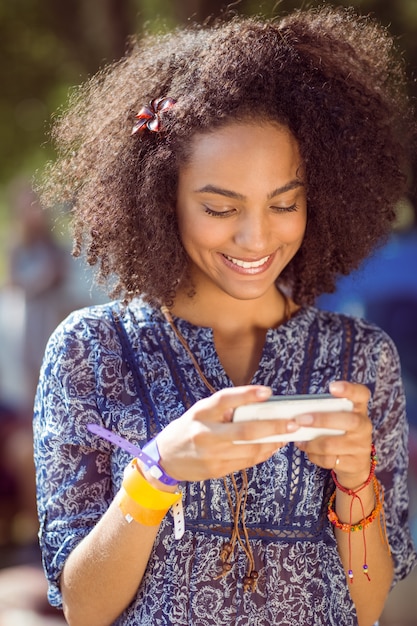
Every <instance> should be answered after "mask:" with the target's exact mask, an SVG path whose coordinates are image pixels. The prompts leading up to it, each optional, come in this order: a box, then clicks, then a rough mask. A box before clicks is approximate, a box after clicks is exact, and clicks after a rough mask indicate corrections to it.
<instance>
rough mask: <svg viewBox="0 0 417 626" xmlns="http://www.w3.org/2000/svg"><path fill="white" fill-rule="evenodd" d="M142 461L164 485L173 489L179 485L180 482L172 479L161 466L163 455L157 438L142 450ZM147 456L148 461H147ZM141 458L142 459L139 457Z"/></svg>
mask: <svg viewBox="0 0 417 626" xmlns="http://www.w3.org/2000/svg"><path fill="white" fill-rule="evenodd" d="M142 455H143V457H142V458H141V461H142V462H143V463H144V465H145V467H146V469H147V470H148V471H149V473H150V474H151V476H153V477H154V478H156V479H157V480H160V481H161V483H164V485H169V486H171V487H173V486H174V485H178V480H175V478H171V476H169V475H168V474H166V473H165V471H164V470H163V469H162V467H161V466H160V465H159V461H160V460H161V455H160V454H159V448H158V443H157V440H156V437H154V439H151V440H150V441H148V443H147V444H145V445H144V446H143V448H142ZM145 456H146V459H145ZM138 458H140V457H138Z"/></svg>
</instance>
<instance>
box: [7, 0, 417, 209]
mask: <svg viewBox="0 0 417 626" xmlns="http://www.w3.org/2000/svg"><path fill="white" fill-rule="evenodd" d="M321 3H322V2H321V0H320V1H315V0H310V1H309V0H281V1H277V0H241V1H240V2H231V1H229V2H225V1H224V0H217V1H215V0H59V1H57V0H10V1H4V2H1V3H0V55H1V63H0V84H1V94H0V146H1V150H0V186H2V185H7V183H8V181H10V180H11V179H13V178H14V177H15V176H16V175H21V174H22V173H23V172H26V173H28V174H29V175H30V174H32V172H33V171H34V170H35V169H37V168H38V167H42V165H43V163H44V161H45V160H46V159H47V158H50V157H51V155H52V152H51V146H50V144H49V141H48V134H47V131H48V128H49V120H50V119H51V116H52V114H53V112H54V111H56V109H57V108H58V107H59V106H60V105H61V104H62V103H64V102H65V101H66V99H67V93H68V88H69V87H70V86H72V85H75V84H78V83H80V82H81V81H82V80H84V79H85V78H86V76H88V75H90V74H92V73H94V72H95V71H96V70H97V69H98V68H99V67H101V66H102V65H103V64H105V63H106V62H108V61H111V60H113V59H117V58H119V57H120V56H121V55H122V54H123V52H124V49H125V45H126V41H127V40H128V37H129V36H130V35H132V34H134V33H135V32H141V31H142V29H143V28H144V29H145V30H147V31H152V30H158V31H160V30H164V29H167V28H172V27H174V26H175V25H176V24H177V23H180V22H187V21H188V20H191V21H195V20H204V19H206V18H207V17H208V16H210V15H212V16H213V15H214V16H215V15H218V14H219V13H221V11H222V10H224V8H225V7H229V11H231V12H233V11H236V12H239V13H245V14H250V13H262V14H264V15H270V16H271V15H278V14H283V13H286V12H288V11H291V10H293V9H294V8H300V7H303V6H311V5H312V6H315V5H317V4H321ZM332 4H342V5H344V6H347V5H352V6H354V7H355V8H357V10H359V11H360V12H362V13H365V14H366V13H372V14H374V15H375V16H376V17H377V18H378V19H380V20H381V21H382V22H383V23H384V24H386V25H389V27H390V30H391V32H393V33H394V34H396V35H398V37H399V45H400V47H401V48H402V49H404V50H405V54H406V58H407V60H408V66H409V67H410V68H411V67H413V66H415V65H416V59H417V2H415V0H396V1H395V2H391V1H389V0H386V1H383V0H348V1H346V0H339V1H334V2H332ZM410 71H411V69H410ZM0 211H1V207H0Z"/></svg>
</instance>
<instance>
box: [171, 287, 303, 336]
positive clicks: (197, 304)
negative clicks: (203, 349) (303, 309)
mask: <svg viewBox="0 0 417 626" xmlns="http://www.w3.org/2000/svg"><path fill="white" fill-rule="evenodd" d="M297 309H298V307H297V305H295V304H294V302H292V301H291V300H290V299H288V298H287V297H286V296H284V295H283V293H281V292H280V291H279V290H278V289H275V288H273V289H271V290H270V291H269V292H268V293H267V294H265V295H264V296H263V297H262V298H258V299H256V300H237V299H235V298H232V297H230V296H228V295H227V294H224V296H223V297H222V298H219V297H218V296H217V297H216V298H215V299H214V298H212V297H211V294H207V293H204V294H202V295H201V294H198V293H197V294H195V295H194V296H193V297H190V296H189V295H188V294H186V293H181V292H179V293H177V296H176V298H175V301H174V305H173V307H172V308H171V312H172V313H173V314H174V315H176V316H177V317H181V318H182V319H186V320H187V321H189V322H191V323H192V324H195V325H196V326H205V327H209V328H213V329H214V330H215V331H218V332H221V333H222V334H227V333H230V334H232V335H233V334H235V333H237V332H242V331H243V332H250V331H252V330H260V329H262V330H267V329H268V328H275V327H277V326H279V325H280V324H281V323H282V322H283V321H285V320H286V319H288V318H289V317H290V316H291V315H292V314H293V313H294V312H295V311H296V310H297Z"/></svg>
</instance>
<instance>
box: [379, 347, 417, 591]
mask: <svg viewBox="0 0 417 626" xmlns="http://www.w3.org/2000/svg"><path fill="white" fill-rule="evenodd" d="M375 347H376V350H375V354H376V355H377V358H376V372H375V389H374V393H373V399H372V402H371V417H372V421H373V427H374V441H375V445H376V450H377V456H378V464H377V468H376V474H377V477H378V479H379V480H380V481H381V483H382V485H383V488H384V495H385V501H384V512H385V519H386V527H387V535H388V540H389V544H390V548H391V554H392V558H393V562H394V580H393V585H394V584H395V583H397V582H398V581H399V580H401V579H403V578H405V576H407V574H409V572H410V571H411V570H412V568H413V566H414V565H415V564H416V560H417V557H416V553H415V549H414V546H413V541H412V539H411V534H410V529H409V524H408V506H409V495H408V488H407V479H408V459H409V452H408V423H407V419H406V407H405V396H404V389H403V384H402V380H401V368H400V362H399V357H398V353H397V349H396V347H395V345H394V343H393V342H392V340H391V339H390V338H389V337H388V336H387V335H385V334H383V336H382V339H381V341H380V342H377V345H376V346H375Z"/></svg>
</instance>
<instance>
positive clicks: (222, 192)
mask: <svg viewBox="0 0 417 626" xmlns="http://www.w3.org/2000/svg"><path fill="white" fill-rule="evenodd" d="M297 187H304V183H303V182H302V181H301V180H299V179H294V180H291V181H289V182H288V183H286V184H285V185H283V186H282V187H277V188H276V189H274V190H273V191H271V193H269V194H268V196H267V199H268V200H271V199H272V198H275V197H276V196H279V195H281V194H282V193H285V192H286V191H291V190H292V189H297ZM195 193H213V194H217V195H219V196H225V197H226V198H232V199H233V200H241V201H244V200H246V197H245V196H244V195H243V194H241V193H237V192H236V191H231V190H230V189H223V188H222V187H216V186H215V185H205V186H204V187H201V189H196V191H195Z"/></svg>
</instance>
